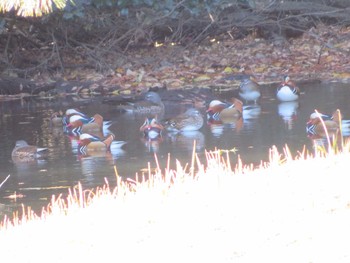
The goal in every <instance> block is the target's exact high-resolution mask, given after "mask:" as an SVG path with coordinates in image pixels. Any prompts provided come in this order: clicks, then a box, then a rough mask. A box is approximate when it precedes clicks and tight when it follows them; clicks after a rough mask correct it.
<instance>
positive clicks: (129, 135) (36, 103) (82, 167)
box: [0, 83, 350, 219]
mask: <svg viewBox="0 0 350 263" xmlns="http://www.w3.org/2000/svg"><path fill="white" fill-rule="evenodd" d="M301 89H302V95H301V97H300V99H299V100H298V101H297V102H293V103H280V102H279V101H277V100H276V99H275V95H274V91H275V87H269V86H264V87H262V97H261V98H260V100H259V101H258V104H257V110H256V111H255V115H254V116H244V119H243V121H242V122H241V123H233V124H228V125H224V126H220V127H216V128H215V129H213V128H212V127H210V126H209V125H208V124H206V123H205V124H204V126H203V128H202V129H200V130H199V131H198V132H193V133H189V134H181V133H180V134H171V133H167V132H165V133H164V134H163V139H162V141H155V142H152V143H149V142H148V141H147V140H144V139H143V137H142V135H141V134H140V132H139V127H140V126H141V124H142V123H143V122H144V117H138V116H134V115H128V114H123V113H121V112H119V111H116V109H115V105H113V104H108V103H103V101H104V100H105V98H99V97H98V98H85V99H82V98H77V97H65V98H61V99H55V100H44V99H43V100H40V99H37V98H26V99H22V100H13V101H1V102H0V112H1V118H0V136H1V137H0V138H1V139H0V149H1V151H0V167H1V169H0V184H1V182H3V181H4V180H5V178H6V177H7V176H8V175H10V177H9V179H8V180H7V181H6V182H5V183H4V184H3V185H2V186H1V188H0V219H1V216H3V215H4V214H8V215H11V214H12V211H14V209H18V208H21V205H22V204H24V205H25V206H31V207H32V208H33V209H34V211H36V212H39V211H40V208H41V207H42V206H46V205H47V204H48V202H49V201H50V199H51V196H52V195H53V194H55V195H56V196H57V195H58V194H60V193H62V194H64V195H65V194H67V192H68V188H69V187H73V186H75V185H76V184H77V183H78V182H80V183H81V184H82V185H83V188H85V189H86V188H94V187H97V186H101V185H103V184H104V182H105V180H106V179H107V180H108V182H109V183H110V185H113V184H114V183H115V181H116V180H115V172H114V167H116V168H117V170H118V173H119V175H121V176H122V177H124V178H126V177H131V178H134V177H135V174H136V173H138V174H142V171H146V172H145V173H147V167H148V164H150V167H152V168H155V166H156V163H155V153H156V155H157V158H158V160H159V162H160V165H161V168H165V167H166V163H167V160H168V157H169V154H170V160H171V165H172V166H174V165H175V160H176V159H178V160H180V161H181V163H182V164H183V165H185V164H186V163H189V162H190V159H191V155H192V150H193V140H194V139H195V140H196V152H197V153H198V155H199V156H200V157H201V158H204V151H205V149H206V150H214V149H215V148H219V149H232V148H234V147H236V148H238V150H239V151H238V154H239V156H240V157H241V158H242V160H243V162H244V163H245V164H249V163H253V164H259V163H260V161H261V160H263V161H268V151H269V149H270V148H271V146H272V145H276V146H277V148H278V149H279V150H281V151H282V150H283V147H284V146H285V144H287V145H288V146H289V148H290V149H291V150H292V153H294V154H296V153H297V151H298V150H302V148H303V146H306V147H307V148H308V149H309V150H310V151H312V141H311V140H310V139H309V138H308V137H307V135H306V131H305V123H306V121H307V120H308V118H309V116H310V114H311V113H312V112H314V110H315V109H317V110H319V111H320V112H323V113H329V114H331V113H332V112H333V111H334V110H335V109H337V108H339V109H340V110H341V111H342V113H343V116H344V118H348V119H350V107H349V102H348V98H350V87H349V85H348V84H341V83H322V84H321V83H310V84H304V85H303V86H301ZM205 93H206V94H210V95H208V96H212V98H230V97H232V96H235V95H236V91H226V92H215V91H210V92H208V90H205ZM170 97H171V96H170ZM173 97H177V98H181V97H182V95H181V91H175V92H174V96H173ZM208 99H209V100H210V99H211V98H209V97H208ZM164 103H165V105H166V109H165V114H164V116H163V118H168V117H171V116H173V115H175V114H178V113H180V112H184V111H185V108H186V107H187V106H188V105H186V104H185V103H179V100H175V101H172V100H169V101H166V100H164ZM73 107H75V108H79V109H80V110H81V111H83V112H85V113H86V114H88V115H93V114H95V113H100V114H101V115H102V116H103V117H104V118H105V119H106V120H111V121H112V122H113V124H112V126H111V127H110V131H111V132H113V133H114V134H115V135H116V138H115V140H121V141H126V142H127V143H126V144H125V145H124V146H123V147H122V149H115V150H113V151H112V153H110V154H104V155H102V156H101V155H100V156H90V157H82V156H80V155H79V154H78V152H77V150H76V147H75V146H76V143H77V140H76V138H72V137H69V136H68V135H66V134H64V133H63V129H62V128H53V127H52V126H51V125H50V121H49V119H50V116H51V114H52V112H54V111H58V110H65V109H67V108H73ZM200 110H201V111H202V112H203V114H205V108H202V109H200ZM20 139H23V140H26V141H27V142H28V143H29V144H34V145H38V146H40V147H47V148H48V156H47V158H45V159H43V160H38V161H34V162H20V163H15V162H13V161H12V159H11V151H12V149H13V147H14V145H15V141H16V140H20ZM238 154H236V155H235V154H233V153H232V154H231V157H232V162H233V165H234V163H235V162H236V160H237V156H238ZM14 194H16V195H17V198H16V199H14V198H10V197H11V196H13V195H14Z"/></svg>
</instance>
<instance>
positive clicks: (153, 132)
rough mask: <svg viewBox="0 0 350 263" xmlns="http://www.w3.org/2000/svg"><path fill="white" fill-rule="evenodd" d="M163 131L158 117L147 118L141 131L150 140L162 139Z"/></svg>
mask: <svg viewBox="0 0 350 263" xmlns="http://www.w3.org/2000/svg"><path fill="white" fill-rule="evenodd" d="M163 129H164V127H163V125H162V124H160V123H159V122H158V120H157V118H156V117H154V118H153V117H146V119H145V122H144V123H143V124H142V125H141V127H140V131H141V132H142V133H143V134H144V136H145V137H146V138H149V139H156V138H158V137H160V136H161V135H162V131H163Z"/></svg>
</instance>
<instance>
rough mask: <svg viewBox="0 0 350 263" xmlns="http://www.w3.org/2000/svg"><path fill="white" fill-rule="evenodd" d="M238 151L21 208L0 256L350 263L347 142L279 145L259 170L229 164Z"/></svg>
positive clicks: (2, 231) (9, 223) (7, 225)
mask: <svg viewBox="0 0 350 263" xmlns="http://www.w3.org/2000/svg"><path fill="white" fill-rule="evenodd" d="M231 154H232V153H231V151H222V150H216V151H209V152H206V162H205V163H202V162H200V160H199V158H198V157H197V155H196V154H195V153H193V155H192V160H191V162H190V167H187V166H182V165H181V164H180V163H179V162H178V161H176V169H170V168H169V167H170V158H169V162H168V165H167V167H165V168H162V167H159V165H158V162H157V160H156V163H157V167H156V169H153V168H154V167H150V166H149V168H148V170H149V174H147V176H143V175H140V176H137V179H136V180H121V178H120V177H119V176H118V171H117V168H116V176H117V186H116V187H113V188H111V187H110V186H109V184H108V182H107V181H106V184H105V185H104V186H103V187H100V188H97V189H94V190H89V189H88V190H85V189H82V186H81V185H78V186H77V187H76V188H74V189H71V190H70V192H69V196H68V198H62V197H60V196H59V197H56V198H55V197H53V198H52V201H51V203H50V204H49V205H48V207H47V208H45V209H43V212H42V214H41V215H40V216H38V215H35V214H34V213H33V212H32V211H30V209H29V210H27V211H26V208H24V210H25V213H24V214H25V215H24V216H22V217H17V218H15V219H14V220H8V219H7V220H5V221H4V222H2V224H1V227H0V247H1V258H2V260H11V261H12V262H38V261H39V262H40V258H41V256H40V255H44V254H43V253H44V252H45V255H49V261H50V262H71V261H73V260H78V261H79V262H83V261H86V260H88V262H93V261H95V260H98V261H101V260H113V261H120V262H141V261H152V262H164V261H166V262H169V261H170V262H200V261H203V260H205V262H265V261H266V262H349V259H350V250H349V249H348V244H349V241H350V228H349V227H348V224H349V222H350V191H349V185H350V184H349V182H350V180H349V173H348V162H349V160H350V154H349V143H345V144H344V145H343V148H342V149H341V151H337V152H334V151H331V152H323V151H316V153H314V154H310V153H309V152H307V151H306V150H305V149H303V150H302V151H301V152H300V153H299V154H297V156H293V155H292V154H291V152H290V151H289V149H288V147H285V149H284V152H283V153H280V152H278V151H277V149H276V148H275V147H272V148H271V150H270V152H269V154H270V160H269V162H266V163H261V165H260V167H253V166H252V165H245V164H244V163H243V161H242V160H241V159H239V160H238V163H236V164H232V162H231V160H230V155H231ZM151 171H152V172H151ZM146 177H147V180H146ZM19 251H20V252H19ZM44 258H45V257H44ZM45 260H48V258H45ZM42 261H44V259H43V260H42ZM45 262H47V261H45Z"/></svg>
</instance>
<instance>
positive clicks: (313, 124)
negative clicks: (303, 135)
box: [306, 110, 341, 138]
mask: <svg viewBox="0 0 350 263" xmlns="http://www.w3.org/2000/svg"><path fill="white" fill-rule="evenodd" d="M340 122H341V114H340V111H339V110H336V111H335V112H334V113H333V114H332V116H330V115H326V114H322V113H318V112H314V113H312V114H311V115H310V119H309V121H308V122H307V123H306V132H307V134H308V136H309V137H312V138H319V137H321V138H322V137H323V138H325V137H327V134H328V135H329V136H333V135H336V134H338V132H340V126H339V124H340Z"/></svg>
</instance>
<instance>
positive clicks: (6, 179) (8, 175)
mask: <svg viewBox="0 0 350 263" xmlns="http://www.w3.org/2000/svg"><path fill="white" fill-rule="evenodd" d="M9 178H10V175H8V176H7V177H6V178H5V179H4V181H2V182H1V184H0V188H1V186H2V185H3V184H4V183H5V182H6V181H7V179H9Z"/></svg>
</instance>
